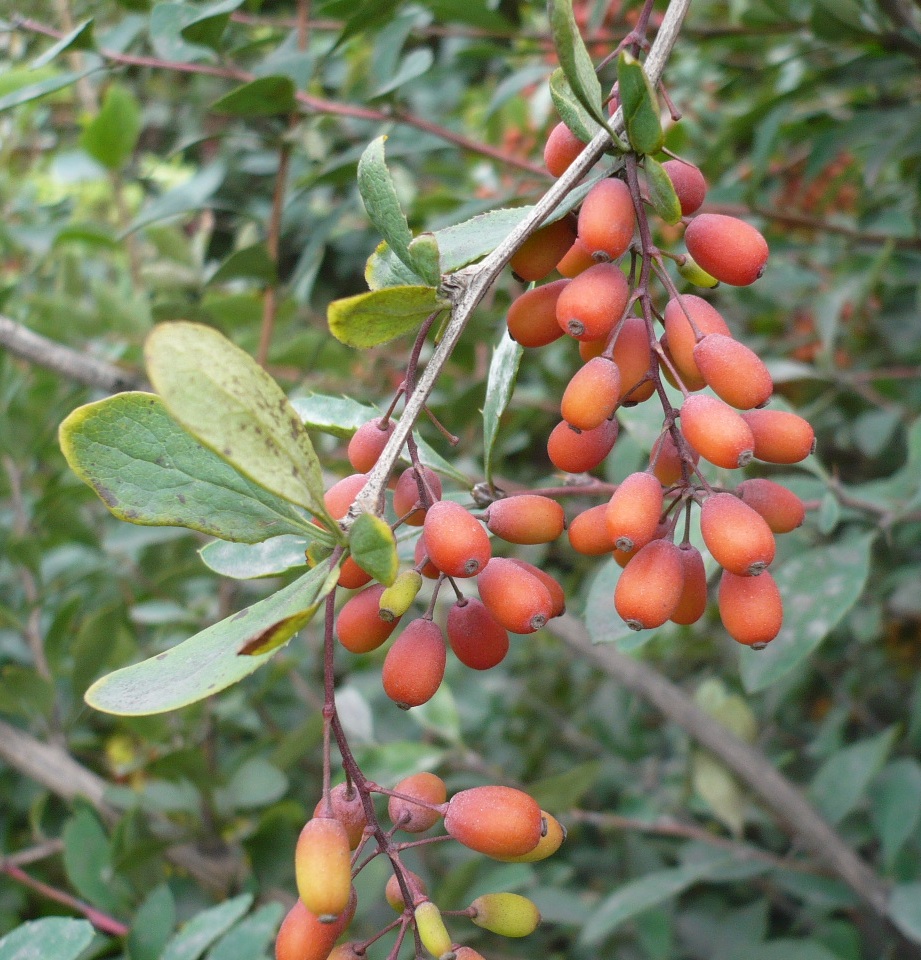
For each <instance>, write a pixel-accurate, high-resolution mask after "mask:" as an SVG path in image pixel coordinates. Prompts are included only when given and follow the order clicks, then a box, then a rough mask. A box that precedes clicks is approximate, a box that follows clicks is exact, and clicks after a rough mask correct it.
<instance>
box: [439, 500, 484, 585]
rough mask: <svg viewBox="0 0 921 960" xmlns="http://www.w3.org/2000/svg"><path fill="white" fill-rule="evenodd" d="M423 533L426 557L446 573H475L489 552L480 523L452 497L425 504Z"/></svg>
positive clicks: (450, 575) (474, 574) (449, 574)
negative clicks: (426, 508) (451, 498)
mask: <svg viewBox="0 0 921 960" xmlns="http://www.w3.org/2000/svg"><path fill="white" fill-rule="evenodd" d="M423 534H424V536H425V548H426V551H427V552H428V555H429V559H430V560H431V561H432V563H434V564H435V566H436V567H438V569H439V570H441V571H442V573H446V574H447V575H448V576H449V577H475V576H476V575H477V574H478V573H480V572H481V571H482V570H483V568H484V567H485V566H486V564H487V563H488V562H489V558H490V557H491V556H492V547H491V546H490V543H489V534H488V533H487V532H486V530H485V529H484V528H483V525H482V524H481V523H480V521H479V520H477V519H476V518H475V517H473V516H471V514H470V513H468V512H467V511H466V510H465V509H464V508H463V507H462V506H461V505H460V504H459V503H455V502H454V501H453V500H439V501H438V503H436V504H434V505H433V506H431V507H429V510H428V513H427V514H426V515H425V524H424V526H423Z"/></svg>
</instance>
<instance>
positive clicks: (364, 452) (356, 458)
mask: <svg viewBox="0 0 921 960" xmlns="http://www.w3.org/2000/svg"><path fill="white" fill-rule="evenodd" d="M383 422H384V418H383V417H375V418H374V419H373V420H369V421H368V422H367V423H363V424H362V425H361V426H360V427H359V428H358V429H357V430H356V431H355V432H354V433H353V434H352V439H351V440H349V447H348V458H349V463H350V464H351V465H352V466H353V467H354V468H355V469H356V470H357V471H358V472H359V473H367V472H368V471H369V470H370V469H371V468H372V467H373V466H374V464H375V463H377V460H378V457H380V455H381V453H383V450H384V447H386V446H387V441H388V440H389V439H390V437H391V436H392V435H393V431H394V428H395V426H396V425H395V424H394V422H393V420H390V419H388V420H387V423H386V424H385V425H384V426H381V424H383ZM336 519H337V520H339V519H341V518H340V517H336Z"/></svg>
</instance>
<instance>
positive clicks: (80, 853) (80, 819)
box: [62, 807, 122, 912]
mask: <svg viewBox="0 0 921 960" xmlns="http://www.w3.org/2000/svg"><path fill="white" fill-rule="evenodd" d="M62 840H63V841H64V869H65V870H66V871H67V879H68V880H69V881H70V883H71V884H72V885H73V888H74V889H75V890H76V891H77V893H78V894H80V896H81V897H83V898H84V899H85V900H88V901H89V902H90V903H92V904H94V905H95V906H97V907H100V908H102V909H103V910H109V911H112V912H118V910H119V909H120V907H121V906H122V904H121V903H120V900H119V898H118V897H117V896H115V894H114V892H113V889H112V881H113V880H117V879H118V878H117V877H115V876H113V874H114V866H113V864H112V847H111V844H110V843H109V839H108V837H107V836H106V834H105V831H104V830H103V829H102V826H101V825H100V823H99V821H98V820H97V819H96V817H95V815H94V814H93V813H91V812H90V810H88V809H87V808H85V807H84V808H82V809H80V810H78V811H77V813H76V814H74V816H72V817H71V818H70V820H68V821H67V823H66V825H65V826H64V831H63V834H62Z"/></svg>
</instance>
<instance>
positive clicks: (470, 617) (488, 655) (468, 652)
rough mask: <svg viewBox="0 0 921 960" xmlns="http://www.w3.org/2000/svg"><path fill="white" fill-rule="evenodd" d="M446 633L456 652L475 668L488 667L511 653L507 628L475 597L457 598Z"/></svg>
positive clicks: (493, 665) (466, 663)
mask: <svg viewBox="0 0 921 960" xmlns="http://www.w3.org/2000/svg"><path fill="white" fill-rule="evenodd" d="M446 632H447V634H448V643H449V644H450V645H451V649H452V650H453V651H454V655H455V656H456V657H457V659H458V660H460V662H461V663H462V664H464V666H467V667H470V668H471V669H473V670H489V669H491V668H492V667H495V666H496V665H497V664H499V663H501V662H502V661H503V660H504V659H505V655H506V654H507V653H508V648H509V639H508V631H507V630H506V629H505V627H503V626H502V624H501V623H499V622H498V621H497V620H496V618H495V617H494V616H493V615H492V614H491V613H490V612H489V610H487V609H486V607H485V605H484V604H483V601H482V600H478V599H477V598H476V597H467V598H465V599H464V600H458V601H457V603H455V604H454V605H453V606H452V607H451V609H450V610H449V611H448V621H447V624H446Z"/></svg>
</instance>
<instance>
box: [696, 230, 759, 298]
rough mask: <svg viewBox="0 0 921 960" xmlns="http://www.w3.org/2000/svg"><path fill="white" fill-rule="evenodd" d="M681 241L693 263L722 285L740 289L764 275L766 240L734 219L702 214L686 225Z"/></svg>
mask: <svg viewBox="0 0 921 960" xmlns="http://www.w3.org/2000/svg"><path fill="white" fill-rule="evenodd" d="M684 242H685V244H686V246H687V248H688V253H690V255H691V256H692V257H693V258H694V259H695V260H696V261H697V263H698V264H700V266H701V267H703V269H704V270H706V271H707V273H709V274H711V275H712V276H714V277H716V279H717V280H719V281H721V282H722V283H728V284H730V285H731V286H734V287H744V286H748V284H750V283H754V282H755V281H756V280H757V279H758V277H760V276H761V274H762V273H764V266H765V264H766V263H767V258H768V245H767V241H766V240H765V239H764V237H763V236H761V234H760V232H759V231H758V230H756V229H755V228H754V227H753V226H752V225H751V224H750V223H746V222H745V221H744V220H739V218H738V217H728V216H726V215H724V214H721V213H702V214H700V215H699V216H697V217H695V218H694V219H693V220H692V221H691V222H690V223H689V224H688V228H687V230H685V232H684Z"/></svg>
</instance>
